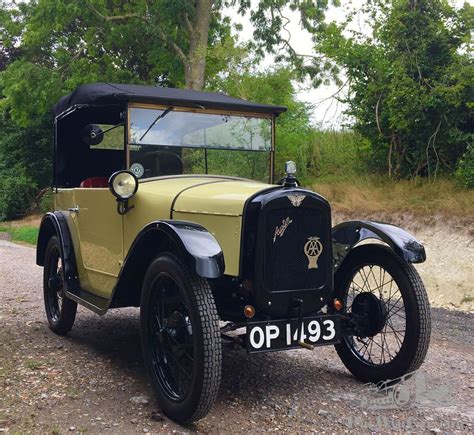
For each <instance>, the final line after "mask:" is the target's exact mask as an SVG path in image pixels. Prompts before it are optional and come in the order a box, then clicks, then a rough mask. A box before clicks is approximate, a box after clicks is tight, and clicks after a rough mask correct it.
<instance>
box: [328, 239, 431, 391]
mask: <svg viewBox="0 0 474 435" xmlns="http://www.w3.org/2000/svg"><path fill="white" fill-rule="evenodd" d="M335 289H336V290H335V295H336V297H337V298H339V299H341V300H342V301H343V302H344V307H345V310H346V312H347V313H351V314H352V315H353V316H354V315H355V316H357V315H359V318H360V316H364V314H365V313H364V310H366V315H365V319H366V321H365V323H364V326H363V327H362V330H363V333H361V334H360V335H361V336H356V335H346V336H344V337H343V339H342V341H341V343H340V344H338V345H336V350H337V353H338V354H339V357H340V358H341V360H342V362H343V363H344V365H345V366H346V367H347V368H348V370H349V371H350V372H351V373H352V374H353V375H354V376H355V377H356V378H358V379H360V380H362V381H364V382H374V383H377V382H380V381H385V380H388V379H396V378H399V377H401V376H403V375H405V374H406V373H409V372H412V371H414V370H416V369H418V368H419V367H420V365H421V364H422V362H423V360H424V358H425V356H426V352H427V350H428V346H429V341H430V332H431V318H430V306H429V302H428V297H427V295H426V291H425V287H424V285H423V282H422V281H421V278H420V276H419V275H418V273H417V272H416V270H415V268H414V267H413V266H412V265H411V264H409V263H406V262H405V261H403V260H402V259H401V258H399V257H398V256H397V255H396V254H395V253H394V252H393V251H392V250H391V249H389V248H388V247H386V246H383V245H362V246H359V247H356V248H355V249H353V250H352V251H351V252H350V253H349V254H348V256H347V258H346V259H345V260H344V263H343V264H342V265H341V267H340V269H339V270H338V271H337V272H336V275H335Z"/></svg>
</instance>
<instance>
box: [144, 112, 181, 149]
mask: <svg viewBox="0 0 474 435" xmlns="http://www.w3.org/2000/svg"><path fill="white" fill-rule="evenodd" d="M173 109H174V107H173V106H169V107H168V108H166V110H165V111H164V112H162V113H160V114H159V115H158V116H157V117H156V118H155V120H154V121H153V122H152V123H151V124H150V126H149V127H148V128H147V129H146V131H145V133H143V135H142V137H141V138H140V142H141V141H142V140H143V138H144V137H145V136H146V135H147V134H148V132H149V131H150V130H151V129H152V128H153V127H154V126H155V124H156V123H157V122H158V121H159V120H160V119H163V118H164V117H165V116H166V115H168V113H170V112H171V111H172V110H173Z"/></svg>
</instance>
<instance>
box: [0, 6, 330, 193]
mask: <svg viewBox="0 0 474 435" xmlns="http://www.w3.org/2000/svg"><path fill="white" fill-rule="evenodd" d="M313 3H314V2H300V1H298V0H265V1H263V2H259V3H258V5H257V7H256V8H255V9H252V7H251V4H250V2H249V1H247V0H173V1H168V0H132V1H128V0H127V1H125V0H106V1H104V0H61V1H58V0H31V1H29V2H25V3H23V2H21V3H17V2H15V1H7V0H3V1H2V0H0V31H1V48H0V117H1V119H2V120H3V121H2V122H3V126H4V129H5V130H4V132H5V134H4V135H3V137H2V138H1V140H0V156H9V155H11V150H21V152H20V151H19V152H15V153H14V155H15V156H16V157H17V158H18V160H17V161H16V167H19V168H22V170H23V169H26V168H28V170H27V175H28V177H30V178H31V181H32V184H34V185H36V186H37V188H38V189H41V188H42V187H44V186H45V185H47V184H48V183H49V177H46V178H45V176H44V171H43V170H42V169H41V168H48V167H49V165H50V162H51V160H50V158H49V157H48V159H47V162H46V164H45V165H42V166H38V165H35V164H34V159H33V161H30V160H31V159H30V157H31V156H33V155H34V154H35V153H32V152H31V150H32V147H35V148H34V149H35V151H37V150H42V155H45V156H50V155H51V141H50V138H51V137H52V115H51V111H50V110H51V107H52V106H53V104H54V103H55V102H56V101H57V100H58V99H59V98H60V97H61V96H62V95H65V94H66V93H68V92H71V91H72V90H73V89H74V88H76V87H77V86H78V85H81V84H83V83H88V82H97V81H110V82H122V83H144V84H151V85H155V84H158V85H162V86H173V87H188V88H192V89H197V90H200V89H202V88H203V87H205V86H206V85H209V84H210V83H211V82H212V79H213V78H215V77H224V76H226V75H227V76H228V75H229V74H228V73H226V70H227V69H228V65H229V64H230V63H232V62H233V60H232V59H233V57H237V58H240V57H242V56H244V55H246V54H247V53H248V52H249V50H250V51H252V52H255V53H257V55H260V56H261V55H262V54H263V53H264V52H266V51H270V52H272V53H274V54H278V56H279V58H280V60H285V61H287V62H288V63H291V62H292V63H293V64H297V65H299V66H300V67H301V68H298V70H299V71H300V73H299V76H300V77H302V76H303V75H304V74H307V73H309V71H313V72H314V71H315V70H314V68H313V69H311V68H310V67H309V66H308V68H307V69H305V68H306V61H305V60H304V58H303V57H301V56H299V55H298V54H297V53H296V51H295V50H294V49H293V47H292V46H291V44H290V41H289V39H288V38H287V36H286V31H285V25H286V19H285V17H284V11H285V7H289V8H290V9H292V10H299V11H300V15H301V17H302V23H303V26H305V27H308V28H309V27H311V28H316V27H317V26H318V24H319V23H320V22H321V20H322V17H323V12H324V10H325V8H326V7H327V2H326V1H322V2H316V3H314V4H313ZM230 6H232V7H237V8H238V10H239V12H240V13H242V14H249V16H250V18H251V20H252V22H253V23H254V25H255V27H256V29H255V33H254V38H255V41H254V42H253V43H252V44H251V45H250V46H249V47H242V46H239V45H238V44H237V41H236V37H235V36H233V34H232V22H231V20H230V18H229V17H226V16H225V12H226V8H227V7H230ZM235 28H236V29H237V30H239V28H238V26H235ZM297 59H299V60H298V62H299V63H297ZM303 67H304V68H303ZM314 74H315V73H313V77H315V75H314ZM293 77H294V76H293V75H292V78H293ZM19 133H21V134H19ZM42 135H43V138H44V140H43V139H42V138H41V137H42ZM31 141H35V142H31ZM5 158H6V157H5ZM8 171H10V172H8ZM2 172H3V173H5V174H6V173H7V172H8V174H9V175H8V176H9V177H10V176H14V175H12V174H13V173H12V171H11V168H10V169H8V168H7V167H6V165H4V166H3V167H0V177H1V176H2V174H1V173H2ZM25 184H27V183H23V184H22V185H25Z"/></svg>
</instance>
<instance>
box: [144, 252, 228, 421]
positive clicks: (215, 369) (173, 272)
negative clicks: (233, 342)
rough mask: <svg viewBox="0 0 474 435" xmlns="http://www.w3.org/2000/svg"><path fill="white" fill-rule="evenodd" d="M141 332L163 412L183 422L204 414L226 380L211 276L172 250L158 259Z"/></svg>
mask: <svg viewBox="0 0 474 435" xmlns="http://www.w3.org/2000/svg"><path fill="white" fill-rule="evenodd" d="M140 335H141V343H142V350H143V357H144V360H145V366H146V369H147V372H148V375H149V378H150V380H151V385H152V388H153V391H154V393H155V396H156V398H157V400H158V403H159V405H160V407H161V409H162V411H163V413H164V414H166V415H167V416H168V417H170V418H171V419H173V420H175V421H177V422H179V423H189V422H192V421H196V420H199V419H201V418H203V417H204V416H205V415H206V414H207V413H208V412H209V410H210V409H211V407H212V405H213V404H214V401H215V400H216V397H217V394H218V391H219V384H220V379H221V360H222V349H221V347H222V344H221V336H220V330H219V318H218V316H217V309H216V306H215V303H214V298H213V296H212V292H211V288H210V286H209V283H208V282H207V280H206V279H203V278H200V277H198V276H196V275H195V274H193V273H191V272H190V271H189V270H188V268H187V267H186V266H185V265H184V264H183V263H182V262H181V261H180V260H179V259H178V258H177V257H175V256H174V255H172V254H168V253H167V254H163V255H160V256H159V257H157V258H155V260H153V262H152V263H151V264H150V266H149V268H148V271H147V273H146V275H145V279H144V283H143V289H142V296H141V304H140Z"/></svg>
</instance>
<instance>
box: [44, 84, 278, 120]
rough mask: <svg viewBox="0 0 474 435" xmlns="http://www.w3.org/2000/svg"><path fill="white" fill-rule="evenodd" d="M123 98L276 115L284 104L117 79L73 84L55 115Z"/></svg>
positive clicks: (109, 104)
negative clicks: (144, 84) (125, 83)
mask: <svg viewBox="0 0 474 435" xmlns="http://www.w3.org/2000/svg"><path fill="white" fill-rule="evenodd" d="M126 101H135V102H143V103H157V104H164V105H167V106H168V105H170V106H171V105H177V106H189V107H200V106H202V107H204V108H208V109H228V110H242V111H246V112H247V111H249V112H258V113H269V114H275V115H278V114H280V113H282V112H285V111H286V107H283V106H272V105H268V104H259V103H252V102H250V101H245V100H240V99H238V98H232V97H229V96H228V95H225V94H223V93H211V92H199V91H193V90H190V89H176V88H162V87H158V86H156V87H155V86H143V85H121V84H116V83H90V84H87V85H82V86H79V87H77V88H76V90H75V91H74V92H72V93H71V94H69V95H66V96H64V97H62V98H61V99H60V100H59V101H58V103H57V104H56V105H55V106H54V109H53V112H54V116H58V115H60V114H61V113H63V112H65V111H66V110H68V109H70V108H72V107H75V106H111V105H120V104H124V103H125V102H126Z"/></svg>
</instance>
